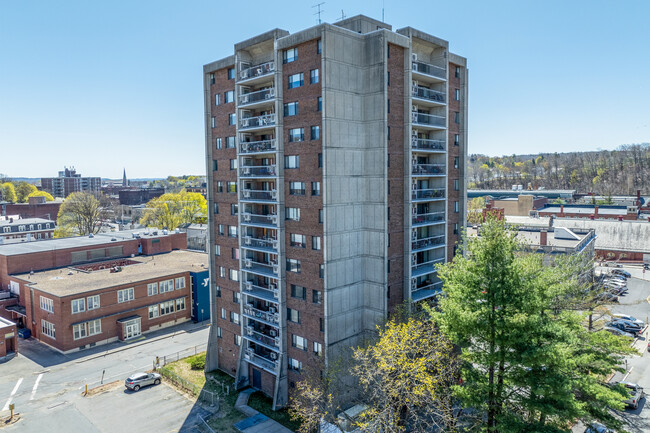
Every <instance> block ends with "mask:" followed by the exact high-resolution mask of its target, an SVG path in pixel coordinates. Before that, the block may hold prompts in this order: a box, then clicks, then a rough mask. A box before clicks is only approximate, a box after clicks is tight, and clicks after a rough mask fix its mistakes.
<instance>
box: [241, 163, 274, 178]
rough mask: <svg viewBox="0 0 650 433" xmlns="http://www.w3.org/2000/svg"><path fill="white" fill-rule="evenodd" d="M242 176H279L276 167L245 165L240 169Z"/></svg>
mask: <svg viewBox="0 0 650 433" xmlns="http://www.w3.org/2000/svg"><path fill="white" fill-rule="evenodd" d="M239 175H240V176H275V175H277V171H276V166H275V165H257V166H254V165H245V166H242V167H239Z"/></svg>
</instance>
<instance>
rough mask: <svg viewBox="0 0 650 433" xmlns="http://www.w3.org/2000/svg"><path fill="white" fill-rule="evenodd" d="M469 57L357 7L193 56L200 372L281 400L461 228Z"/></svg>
mask: <svg viewBox="0 0 650 433" xmlns="http://www.w3.org/2000/svg"><path fill="white" fill-rule="evenodd" d="M467 80H468V72H467V68H466V59H464V58H463V57H460V56H458V55H455V54H453V53H451V52H450V51H449V43H448V42H447V41H444V40H442V39H439V38H436V37H434V36H432V35H429V34H427V33H424V32H421V31H419V30H415V29H413V28H410V27H406V28H403V29H400V30H397V31H392V28H391V26H390V25H388V24H386V23H382V22H379V21H376V20H373V19H371V18H368V17H364V16H356V17H353V18H349V19H346V20H343V21H340V22H338V23H335V24H333V25H332V24H321V25H318V26H315V27H311V28H308V29H306V30H303V31H300V32H298V33H295V34H293V35H290V34H289V33H288V32H287V31H285V30H280V29H275V30H272V31H269V32H267V33H263V34H261V35H259V36H255V37H253V38H251V39H248V40H245V41H242V42H239V43H237V44H235V46H234V53H233V55H231V56H229V57H226V58H224V59H221V60H218V61H215V62H213V63H210V64H208V65H205V66H204V89H205V93H204V95H205V122H206V158H207V173H208V183H207V188H208V215H209V218H208V220H209V229H208V250H209V253H210V268H211V271H212V272H211V278H212V281H211V288H212V295H211V296H212V299H211V301H212V328H211V334H210V339H209V347H208V360H207V363H208V365H207V366H208V368H220V369H222V370H223V371H226V372H227V373H229V374H231V375H233V376H235V377H236V380H237V384H238V386H240V387H241V386H246V385H250V386H253V387H255V388H257V389H260V390H262V391H263V392H265V393H266V394H268V395H269V396H271V397H272V398H273V399H274V407H276V408H278V407H282V406H285V405H286V404H287V403H288V398H289V393H290V390H291V388H292V386H293V385H295V383H296V382H297V381H299V380H300V378H301V376H300V375H301V371H302V370H303V369H304V367H306V366H308V365H311V366H317V365H321V360H324V362H325V363H326V364H327V363H328V362H330V360H332V359H336V357H337V356H338V355H339V354H341V353H343V352H344V351H345V350H347V349H348V348H349V347H351V346H354V345H357V344H359V343H361V342H362V340H363V338H364V336H366V335H369V334H371V333H373V332H375V329H376V325H377V324H378V323H380V322H381V321H382V320H384V319H385V318H386V316H387V315H388V314H389V313H390V312H391V311H392V310H393V309H394V308H395V307H396V306H398V305H400V304H401V303H402V302H404V301H412V302H416V301H424V300H430V299H432V298H434V297H435V296H436V295H437V294H438V293H440V290H441V281H440V279H439V278H438V276H437V275H436V268H435V266H436V264H438V263H443V262H445V261H447V260H450V259H451V258H452V256H453V255H454V253H455V250H456V247H457V245H456V244H457V242H458V239H459V237H458V236H459V233H460V232H461V229H462V228H463V227H464V226H465V214H466V202H467V196H466V180H465V161H466V158H467V97H468V94H467V89H468V87H467Z"/></svg>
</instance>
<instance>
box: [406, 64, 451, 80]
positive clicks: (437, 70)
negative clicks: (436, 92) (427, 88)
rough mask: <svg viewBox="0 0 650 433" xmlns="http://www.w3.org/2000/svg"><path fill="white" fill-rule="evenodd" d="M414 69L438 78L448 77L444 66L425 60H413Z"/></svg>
mask: <svg viewBox="0 0 650 433" xmlns="http://www.w3.org/2000/svg"><path fill="white" fill-rule="evenodd" d="M412 67H413V70H414V71H416V72H419V73H421V74H425V75H431V76H432V77H437V78H447V69H446V68H444V67H442V66H436V65H430V64H428V63H424V62H412Z"/></svg>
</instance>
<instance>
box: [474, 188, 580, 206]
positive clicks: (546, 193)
mask: <svg viewBox="0 0 650 433" xmlns="http://www.w3.org/2000/svg"><path fill="white" fill-rule="evenodd" d="M521 194H532V195H534V196H536V197H546V198H547V199H549V200H556V199H558V198H559V199H562V200H565V201H566V202H567V203H573V201H574V199H575V197H576V196H577V193H576V190H575V189H535V190H530V191H528V190H524V189H518V188H517V189H512V190H510V189H468V190H467V198H468V199H469V200H471V199H473V198H475V197H485V196H490V197H491V198H492V199H503V198H516V197H518V196H519V195H521Z"/></svg>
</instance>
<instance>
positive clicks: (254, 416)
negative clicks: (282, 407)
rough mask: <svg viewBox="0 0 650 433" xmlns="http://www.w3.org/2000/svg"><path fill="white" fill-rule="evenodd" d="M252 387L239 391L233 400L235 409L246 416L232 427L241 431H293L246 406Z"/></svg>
mask: <svg viewBox="0 0 650 433" xmlns="http://www.w3.org/2000/svg"><path fill="white" fill-rule="evenodd" d="M254 392H255V390H253V389H250V388H249V389H246V390H244V391H242V392H240V393H239V396H237V401H236V402H235V409H237V410H238V411H240V412H241V413H243V414H244V415H246V416H247V417H248V418H246V419H244V420H241V421H239V422H238V423H236V424H235V425H234V427H235V428H236V429H237V430H239V431H240V432H243V433H293V432H292V431H291V430H289V429H288V428H286V427H285V426H283V425H282V424H280V423H279V422H277V421H274V420H272V419H271V418H269V417H267V416H266V415H263V414H261V413H259V412H258V411H256V410H255V409H253V408H252V407H250V406H248V398H249V397H250V396H251V394H252V393H254Z"/></svg>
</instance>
